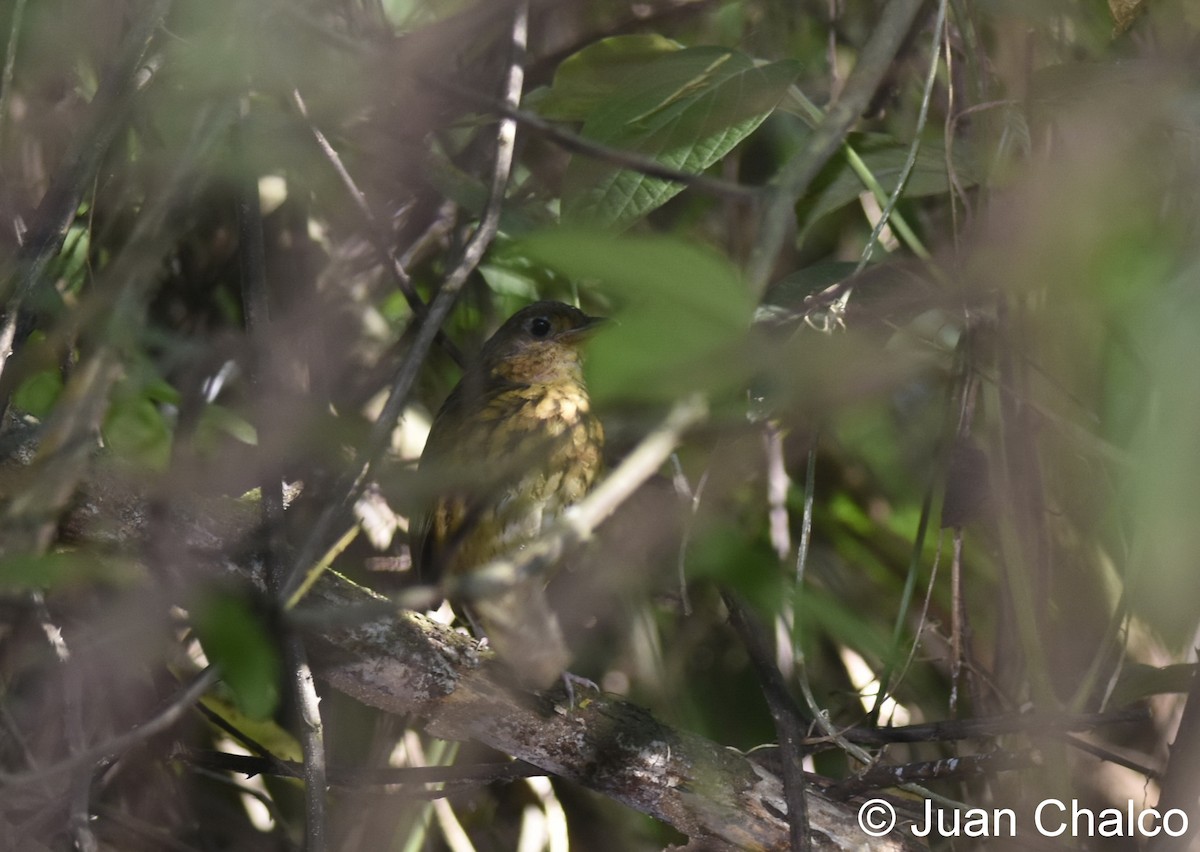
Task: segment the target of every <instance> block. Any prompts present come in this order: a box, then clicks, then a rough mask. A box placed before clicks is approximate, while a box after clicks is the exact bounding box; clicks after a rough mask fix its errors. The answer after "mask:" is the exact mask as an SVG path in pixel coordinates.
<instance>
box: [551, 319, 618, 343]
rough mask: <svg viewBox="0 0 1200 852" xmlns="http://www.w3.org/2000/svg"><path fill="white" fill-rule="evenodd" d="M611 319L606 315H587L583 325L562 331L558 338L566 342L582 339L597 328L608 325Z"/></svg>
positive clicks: (589, 335)
mask: <svg viewBox="0 0 1200 852" xmlns="http://www.w3.org/2000/svg"><path fill="white" fill-rule="evenodd" d="M610 322H611V320H610V319H609V318H608V317H588V318H587V319H586V320H585V321H584V323H583V325H581V326H579V328H573V329H571V330H570V331H564V332H563V333H562V334H560V335H559V336H558V338H559V340H565V341H567V342H568V343H571V342H575V341H584V340H587V339H588V338H589V337H591V336H592V335H593V334H595V333H596V331H597V330H598V329H601V328H603V327H604V326H606V325H608V324H609V323H610Z"/></svg>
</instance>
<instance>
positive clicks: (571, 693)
mask: <svg viewBox="0 0 1200 852" xmlns="http://www.w3.org/2000/svg"><path fill="white" fill-rule="evenodd" d="M562 682H563V688H564V689H566V691H567V708H568V709H569V710H574V709H575V687H576V685H578V686H583V687H586V688H588V689H590V690H592V691H594V692H597V693H599V692H600V687H599V686H597V685H596V682H595V681H594V680H588V679H587V678H586V677H582V676H580V675H577V674H572V673H571V672H563V673H562Z"/></svg>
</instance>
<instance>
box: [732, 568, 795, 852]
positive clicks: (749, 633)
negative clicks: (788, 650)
mask: <svg viewBox="0 0 1200 852" xmlns="http://www.w3.org/2000/svg"><path fill="white" fill-rule="evenodd" d="M721 599H722V600H724V601H725V607H726V609H728V610H729V621H730V623H731V624H732V625H733V627H734V629H735V630H736V631H737V633H738V636H740V637H741V640H742V645H743V646H744V647H745V648H746V653H747V654H749V655H750V663H751V665H753V666H754V671H755V672H756V674H757V675H758V685H759V688H760V689H762V693H763V697H764V698H765V699H766V701H767V708H768V709H769V710H770V711H771V719H772V720H773V721H774V722H775V735H776V737H777V738H778V740H779V752H780V754H779V757H780V764H781V769H782V775H783V795H784V798H785V799H786V800H787V817H788V840H789V846H790V848H791V849H792V852H808V850H809V849H811V848H812V838H811V837H810V836H809V830H808V807H807V803H806V800H805V797H804V766H803V763H802V761H803V760H804V750H803V748H802V746H801V742H802V740H803V733H802V732H803V729H804V726H805V721H804V719H803V717H802V716H801V712H800V707H799V706H798V705H797V704H796V701H795V699H793V698H792V695H791V693H790V692H788V688H787V684H785V683H784V681H783V675H781V674H780V673H779V668H778V667H777V666H776V665H775V661H774V659H773V658H772V654H771V649H770V645H769V643H768V641H767V638H766V631H765V629H764V628H763V626H762V625H761V624H759V623H758V621H757V619H755V618H754V616H753V614H752V613H751V612H750V610H749V609H748V608H747V606H746V604H745V603H743V602H742V601H741V600H740V599H739V598H738V596H737V595H735V594H734V593H733V592H731V591H730V590H728V589H722V590H721Z"/></svg>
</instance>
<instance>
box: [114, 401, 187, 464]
mask: <svg viewBox="0 0 1200 852" xmlns="http://www.w3.org/2000/svg"><path fill="white" fill-rule="evenodd" d="M101 432H102V433H103V435H104V443H105V444H106V445H107V446H108V448H109V449H110V450H112V452H113V453H115V454H116V455H118V456H121V457H123V458H125V459H128V460H130V461H134V462H137V463H139V464H143V465H145V466H146V467H149V468H151V469H152V470H164V469H165V468H166V466H167V462H168V460H169V459H170V455H171V428H170V426H168V425H167V421H166V420H165V419H164V418H163V416H162V413H161V412H160V411H159V410H158V406H157V405H155V404H154V402H152V401H151V400H150V398H149V397H147V396H131V397H118V398H117V399H114V400H113V403H112V406H111V407H110V408H109V410H108V416H107V417H105V419H104V425H103V427H102V428H101Z"/></svg>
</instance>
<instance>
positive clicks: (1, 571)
mask: <svg viewBox="0 0 1200 852" xmlns="http://www.w3.org/2000/svg"><path fill="white" fill-rule="evenodd" d="M139 574H140V571H139V570H138V568H137V567H136V566H134V565H133V564H131V563H129V562H126V561H122V560H118V559H114V558H112V557H104V558H99V557H97V556H96V555H95V554H91V553H84V552H79V551H59V552H55V553H45V554H41V555H35V554H31V553H24V554H16V555H13V556H7V557H5V558H4V559H0V589H14V590H15V589H52V588H61V587H63V586H70V585H75V584H79V583H87V582H100V583H111V584H118V585H119V584H124V583H129V582H132V581H133V580H135V579H136V578H137V577H138V576H139Z"/></svg>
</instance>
